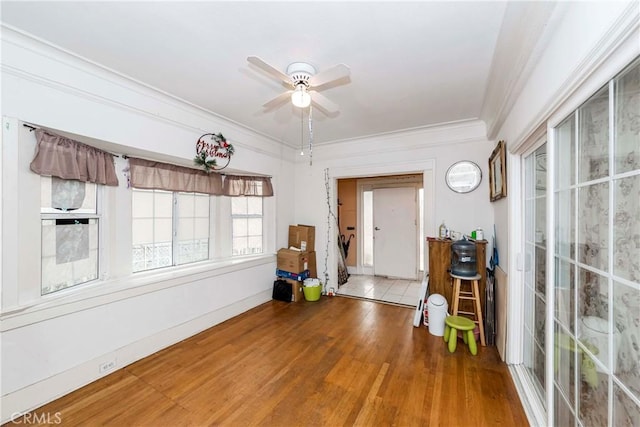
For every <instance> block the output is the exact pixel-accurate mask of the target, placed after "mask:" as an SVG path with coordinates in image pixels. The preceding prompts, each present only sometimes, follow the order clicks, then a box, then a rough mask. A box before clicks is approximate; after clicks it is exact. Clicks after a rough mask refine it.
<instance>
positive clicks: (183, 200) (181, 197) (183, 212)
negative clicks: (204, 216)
mask: <svg viewBox="0 0 640 427" xmlns="http://www.w3.org/2000/svg"><path fill="white" fill-rule="evenodd" d="M195 203H196V202H195V197H194V194H193V193H178V217H180V218H185V217H187V218H193V216H194V214H195Z"/></svg>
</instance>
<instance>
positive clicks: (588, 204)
mask: <svg viewBox="0 0 640 427" xmlns="http://www.w3.org/2000/svg"><path fill="white" fill-rule="evenodd" d="M578 211H579V212H580V215H579V216H578V236H577V238H578V245H577V247H576V249H577V250H578V261H579V262H582V263H584V264H587V265H590V266H592V267H595V268H599V269H600V270H604V271H607V270H608V260H609V256H608V246H609V243H608V242H609V184H608V183H606V182H605V183H602V184H593V185H588V186H586V187H581V188H580V189H579V191H578Z"/></svg>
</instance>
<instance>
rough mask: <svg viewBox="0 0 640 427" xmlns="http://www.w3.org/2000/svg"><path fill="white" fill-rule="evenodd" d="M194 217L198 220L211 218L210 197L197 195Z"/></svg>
mask: <svg viewBox="0 0 640 427" xmlns="http://www.w3.org/2000/svg"><path fill="white" fill-rule="evenodd" d="M194 215H195V216H196V217H198V218H209V196H205V195H197V196H196V206H195V212H194Z"/></svg>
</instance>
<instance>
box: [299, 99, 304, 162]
mask: <svg viewBox="0 0 640 427" xmlns="http://www.w3.org/2000/svg"><path fill="white" fill-rule="evenodd" d="M300 155H301V156H304V110H303V109H302V108H301V109H300Z"/></svg>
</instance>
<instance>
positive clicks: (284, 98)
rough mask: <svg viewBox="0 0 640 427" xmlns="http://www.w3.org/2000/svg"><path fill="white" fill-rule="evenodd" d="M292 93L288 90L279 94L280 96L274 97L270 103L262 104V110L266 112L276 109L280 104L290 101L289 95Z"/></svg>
mask: <svg viewBox="0 0 640 427" xmlns="http://www.w3.org/2000/svg"><path fill="white" fill-rule="evenodd" d="M292 93H293V91H292V90H288V91H286V92H283V93H281V94H280V95H278V96H276V97H275V98H273V99H272V100H271V101H268V102H266V103H264V104H262V106H263V107H264V108H266V109H267V110H269V109H271V108H274V107H277V106H278V105H280V104H284V103H285V102H286V101H288V100H290V99H291V94H292Z"/></svg>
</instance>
